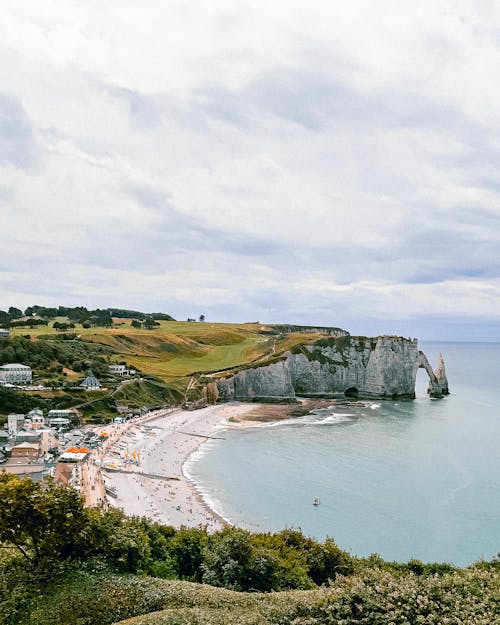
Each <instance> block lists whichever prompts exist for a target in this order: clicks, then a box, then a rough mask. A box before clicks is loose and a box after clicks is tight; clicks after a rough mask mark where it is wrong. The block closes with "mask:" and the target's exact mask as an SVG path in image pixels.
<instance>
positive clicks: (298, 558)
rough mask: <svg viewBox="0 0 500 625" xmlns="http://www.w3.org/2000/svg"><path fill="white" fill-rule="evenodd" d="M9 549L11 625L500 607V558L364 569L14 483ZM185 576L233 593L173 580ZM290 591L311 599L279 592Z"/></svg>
mask: <svg viewBox="0 0 500 625" xmlns="http://www.w3.org/2000/svg"><path fill="white" fill-rule="evenodd" d="M0 541H1V543H2V544H3V546H4V547H7V548H8V549H7V550H5V551H1V550H0V625H49V624H50V625H107V624H111V623H115V622H116V621H118V620H120V619H123V618H128V617H134V616H137V617H138V618H137V619H135V620H134V621H133V622H134V623H136V625H139V624H140V623H142V624H143V625H146V623H149V624H150V625H162V624H163V625H167V624H168V625H171V624H172V623H192V624H194V623H198V624H202V623H203V624H204V625H207V624H210V623H212V624H213V625H222V624H224V623H238V624H239V625H241V624H245V623H246V624H247V625H250V624H252V625H257V624H258V625H261V624H262V625H264V623H266V624H269V625H272V624H274V625H278V624H279V625H339V624H340V623H343V624H345V625H356V624H359V625H362V624H363V625H371V624H373V625H384V624H387V625H407V624H410V623H411V624H413V623H415V624H417V623H457V624H458V623H464V624H465V625H473V624H474V625H475V624H476V623H478V624H484V625H486V624H488V625H490V624H492V623H496V622H497V621H495V618H496V616H497V615H498V610H499V608H500V605H499V597H500V592H499V591H500V560H499V559H498V558H495V559H493V560H492V561H491V562H489V563H488V562H480V563H478V564H477V565H475V566H473V567H470V568H469V569H466V570H453V569H451V567H450V566H449V565H446V564H443V565H441V564H423V563H421V562H419V561H417V560H412V561H410V562H408V563H407V564H406V565H400V564H396V563H386V562H384V561H383V560H382V559H381V558H380V557H379V556H372V557H370V558H367V559H365V560H355V559H353V558H352V557H351V556H349V554H347V553H346V552H344V551H342V550H341V549H339V548H338V547H337V545H336V544H335V543H334V542H333V540H331V539H327V540H326V541H325V542H324V543H318V542H317V541H315V540H313V539H311V538H308V537H305V536H303V535H302V533H301V532H300V531H298V530H285V531H283V532H280V533H277V534H270V533H265V534H252V533H250V532H248V531H245V530H242V529H238V528H225V529H224V530H222V531H221V532H217V533H215V534H211V535H209V534H208V533H207V532H206V530H205V529H203V528H195V529H193V528H181V529H179V530H176V529H174V528H172V527H168V526H162V525H159V524H157V523H151V522H150V521H148V520H147V519H145V518H138V517H126V516H125V515H124V514H123V512H122V511H120V510H116V509H114V508H111V509H109V510H106V511H104V510H102V509H98V508H92V509H85V508H83V504H82V500H81V498H80V495H79V494H78V493H77V492H76V491H75V490H73V489H71V488H68V487H64V486H60V485H57V484H55V483H54V482H52V481H50V480H49V481H47V482H45V483H42V484H35V483H33V482H31V481H30V480H29V479H27V478H26V479H20V478H17V477H14V476H10V475H5V474H4V475H0ZM117 573H119V574H117ZM145 574H153V575H155V576H157V577H161V578H164V579H152V578H148V577H145ZM175 577H182V578H184V579H191V580H202V581H203V582H205V583H207V584H211V585H213V586H218V587H225V589H222V588H213V587H212V588H210V586H204V585H198V584H194V583H190V582H189V583H188V582H181V581H167V579H173V578H175ZM328 582H329V585H327V584H328ZM317 584H325V585H323V586H322V587H321V588H318V587H317V586H316V585H317ZM288 588H290V589H304V590H294V591H292V590H290V591H288V592H280V593H269V591H275V590H284V589H288ZM226 589H238V590H251V591H253V592H252V594H250V595H245V594H239V593H234V592H230V591H229V590H226ZM307 589H311V590H307ZM258 591H266V593H267V594H264V595H262V594H258ZM159 610H164V611H163V612H158V613H157V614H149V615H148V616H147V617H146V616H141V617H140V618H139V615H145V614H148V613H151V612H153V611H159ZM440 619H441V620H440Z"/></svg>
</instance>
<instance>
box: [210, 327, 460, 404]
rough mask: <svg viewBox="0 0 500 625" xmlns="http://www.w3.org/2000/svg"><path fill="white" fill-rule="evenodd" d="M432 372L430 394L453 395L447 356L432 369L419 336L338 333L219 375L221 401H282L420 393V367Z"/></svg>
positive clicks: (410, 396) (441, 358) (397, 396)
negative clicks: (234, 371)
mask: <svg viewBox="0 0 500 625" xmlns="http://www.w3.org/2000/svg"><path fill="white" fill-rule="evenodd" d="M419 368H423V369H425V370H426V371H427V373H428V375H429V390H428V392H429V395H430V396H431V397H442V396H443V395H446V394H448V392H449V390H448V380H447V378H446V371H445V366H444V360H443V357H442V355H441V354H440V356H439V361H438V367H437V369H436V370H435V371H433V369H432V367H431V366H430V364H429V361H428V359H427V357H426V356H425V354H424V353H423V352H421V351H420V350H419V349H418V343H417V339H406V338H402V337H395V336H379V337H375V338H367V337H361V336H350V335H344V336H337V337H330V338H325V339H320V340H318V341H316V342H314V343H311V344H303V345H298V346H297V347H295V348H293V349H292V350H290V351H287V352H284V353H283V354H281V355H280V356H277V357H276V358H274V359H273V360H272V361H263V362H261V363H257V364H254V365H251V366H249V367H245V368H243V369H241V370H239V371H238V372H237V373H232V374H229V375H226V376H224V377H220V378H218V379H217V390H218V395H219V399H220V400H223V401H224V400H232V399H234V400H239V401H278V400H290V399H294V398H295V397H296V396H297V395H299V396H302V397H338V396H345V397H367V398H385V399H397V398H407V399H413V398H414V397H415V381H416V377H417V371H418V369H419Z"/></svg>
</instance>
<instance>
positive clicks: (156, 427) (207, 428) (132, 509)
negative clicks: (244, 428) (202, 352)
mask: <svg viewBox="0 0 500 625" xmlns="http://www.w3.org/2000/svg"><path fill="white" fill-rule="evenodd" d="M254 408H255V406H254V405H252V404H248V403H246V404H244V403H237V402H231V403H227V404H219V405H215V406H209V407H207V408H202V409H200V410H193V411H187V410H159V411H157V412H156V413H153V414H150V415H148V416H147V418H141V419H140V420H138V421H136V422H129V423H127V424H122V425H117V426H113V427H112V428H109V429H110V430H111V431H110V440H109V443H108V444H107V445H106V448H105V451H104V452H103V453H102V454H101V465H102V475H103V478H104V482H105V485H106V489H107V492H108V498H107V499H108V502H109V504H110V505H112V506H115V507H118V508H121V509H123V511H124V512H125V513H126V514H127V515H139V516H146V517H148V518H149V519H151V520H153V521H157V522H158V523H162V524H164V525H172V526H174V527H181V526H188V527H196V526H206V527H207V529H208V530H209V531H217V530H219V529H222V527H224V525H225V524H226V522H225V521H224V519H222V518H221V517H220V516H218V515H217V514H216V513H215V512H214V511H213V510H212V509H211V508H210V507H209V506H208V505H207V504H206V503H205V502H204V501H203V499H202V497H201V496H200V494H199V493H198V491H197V490H196V486H195V485H194V484H193V483H192V482H191V481H190V480H189V479H188V478H187V477H186V476H185V475H184V472H183V465H184V463H185V462H186V460H187V459H188V458H189V456H190V455H191V454H192V453H193V452H195V451H196V450H197V449H198V448H199V447H200V445H202V444H203V443H204V442H205V441H207V440H209V439H210V438H214V437H221V436H223V432H222V430H224V429H225V428H228V427H238V423H236V421H237V420H238V419H241V418H242V417H244V415H245V414H246V413H249V412H250V411H252V410H253V409H254ZM230 420H231V421H230ZM233 420H234V421H233Z"/></svg>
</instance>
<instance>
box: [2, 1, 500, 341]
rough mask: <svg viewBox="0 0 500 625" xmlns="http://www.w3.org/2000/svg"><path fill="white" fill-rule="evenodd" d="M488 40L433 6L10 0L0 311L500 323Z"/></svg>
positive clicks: (473, 23)
mask: <svg viewBox="0 0 500 625" xmlns="http://www.w3.org/2000/svg"><path fill="white" fill-rule="evenodd" d="M499 30H500V12H499V11H497V10H496V9H495V8H494V7H493V6H492V5H488V4H486V3H466V2H459V3H455V5H454V6H453V10H450V7H449V4H448V3H447V2H446V1H445V0H438V1H437V2H435V3H432V4H428V5H425V6H420V5H419V6H418V7H417V5H415V6H413V5H412V6H411V7H409V6H404V7H403V6H400V5H398V4H397V3H393V2H389V0H387V2H385V1H384V2H382V3H379V4H377V5H374V4H373V3H371V2H369V1H368V0H354V2H353V3H351V4H350V5H349V6H347V5H342V6H341V5H337V4H335V3H313V5H310V6H308V7H307V10H305V9H304V5H303V3H302V2H300V1H299V0H290V1H289V2H287V3H284V2H281V1H280V0H278V1H277V2H275V3H272V4H271V5H266V6H265V7H264V5H262V6H261V5H259V4H258V3H257V4H256V3H251V2H247V1H246V0H237V1H236V2H234V1H233V2H229V0H221V2H220V3H219V2H218V3H217V6H215V5H213V6H212V5H210V6H209V5H207V4H206V3H203V2H196V1H195V2H194V3H191V4H190V5H189V6H188V5H186V4H185V3H183V2H176V1H175V2H172V3H168V4H161V5H160V4H158V3H155V2H153V1H151V2H149V1H146V4H145V5H144V4H143V5H141V7H136V6H135V5H134V4H133V3H130V2H121V1H120V2H118V1H117V0H111V1H110V2H108V3H106V6H104V7H103V6H99V7H97V5H95V4H94V3H89V4H88V6H86V7H85V8H83V7H82V6H79V5H78V3H76V4H74V3H64V2H62V1H61V0H54V1H53V2H50V3H48V4H46V5H44V7H43V8H42V7H41V6H39V5H38V4H37V3H34V2H28V3H27V4H23V5H22V6H20V5H19V4H18V3H17V4H15V3H14V2H13V0H12V1H11V0H8V1H7V2H6V4H5V7H4V8H3V14H2V24H0V41H2V44H0V56H1V58H2V63H1V64H0V77H1V80H2V95H1V96H0V138H1V139H2V141H1V142H0V175H1V177H2V178H1V179H2V183H1V187H0V210H1V216H2V219H3V221H4V222H5V221H6V220H7V219H8V223H9V227H8V230H7V229H4V228H2V229H1V231H0V244H1V246H2V251H3V255H4V259H6V258H9V257H15V258H17V259H18V261H17V262H16V266H15V267H10V266H9V265H8V263H5V262H3V263H2V270H3V273H2V274H1V278H2V295H1V298H0V299H1V300H2V302H3V303H2V302H0V307H4V308H5V307H8V306H10V305H16V306H27V305H30V304H33V303H34V300H37V301H38V303H44V304H65V303H68V304H75V305H76V304H83V305H88V306H106V305H115V306H122V307H131V308H144V309H148V310H152V309H156V310H161V309H164V310H165V311H166V312H169V313H171V314H173V315H174V316H178V317H180V318H185V317H187V316H188V315H189V316H196V315H197V314H201V312H203V313H204V314H206V315H207V316H209V317H210V318H212V319H214V318H220V319H221V320H233V321H238V320H242V319H244V320H253V319H256V318H258V319H259V320H261V321H296V322H301V323H307V324H312V323H321V324H333V325H343V326H345V327H348V328H350V327H351V326H352V327H353V328H357V330H356V331H358V332H362V331H363V323H365V327H366V332H369V331H371V330H372V331H376V332H380V331H384V328H386V330H387V332H394V333H397V332H398V327H399V328H402V329H404V330H405V333H409V334H415V335H416V334H418V330H419V328H422V329H423V330H424V331H425V332H426V333H428V335H430V334H431V333H432V332H431V330H432V324H433V323H434V324H435V327H439V328H441V329H442V330H443V332H444V331H445V330H446V320H447V319H448V320H449V321H450V324H451V325H450V327H451V326H452V327H453V328H454V330H453V331H454V332H455V333H456V332H457V328H459V327H460V323H463V324H464V327H470V326H468V325H467V324H468V323H469V321H470V322H471V323H472V321H473V320H474V319H475V320H476V321H477V323H479V324H483V326H484V327H485V328H488V332H489V331H490V330H491V332H493V333H494V332H497V328H498V323H497V321H498V313H497V312H496V311H497V310H500V306H499V305H498V304H499V301H498V298H499V290H498V284H499V280H500V262H499V259H498V253H497V250H498V248H499V245H500V234H499V233H500V228H499V226H500V224H499V220H500V208H499V207H500V203H499V199H500V195H499V191H500V187H499V184H497V182H496V179H497V172H496V169H495V163H496V162H498V159H499V156H500V154H499V151H500V148H499V146H498V141H497V139H496V137H497V136H498V134H499V132H500V116H499V115H498V107H497V106H496V103H497V102H498V100H499V98H500V87H499V85H498V84H497V83H496V82H495V81H494V80H492V79H491V76H494V75H495V71H496V68H497V67H498V62H499V61H500V44H499V41H500V38H499V37H498V33H499ZM35 165H37V167H35ZM27 225H29V227H27ZM38 298H40V299H38ZM42 300H43V301H42ZM201 308H203V310H201ZM412 328H413V329H412ZM370 329H371V330H370ZM401 331H402V330H401ZM448 335H449V333H448ZM497 336H498V337H500V335H497Z"/></svg>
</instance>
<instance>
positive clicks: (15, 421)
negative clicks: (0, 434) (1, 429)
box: [7, 414, 24, 436]
mask: <svg viewBox="0 0 500 625" xmlns="http://www.w3.org/2000/svg"><path fill="white" fill-rule="evenodd" d="M22 427H24V415H23V414H10V415H9V416H8V417H7V429H8V431H9V436H15V435H16V434H17V431H18V430H20V429H21V428H22Z"/></svg>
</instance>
